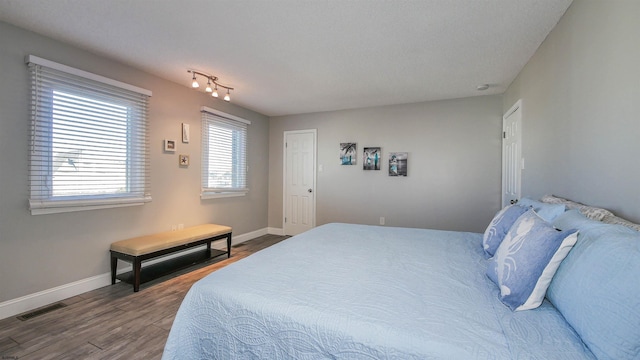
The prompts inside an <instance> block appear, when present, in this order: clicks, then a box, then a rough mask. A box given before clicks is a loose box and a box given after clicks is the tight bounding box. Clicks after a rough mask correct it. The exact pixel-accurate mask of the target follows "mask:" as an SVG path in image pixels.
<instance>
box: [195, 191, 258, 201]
mask: <svg viewBox="0 0 640 360" xmlns="http://www.w3.org/2000/svg"><path fill="white" fill-rule="evenodd" d="M245 195H247V191H245V192H204V191H203V192H202V193H200V199H202V200H207V199H217V198H229V197H237V196H245Z"/></svg>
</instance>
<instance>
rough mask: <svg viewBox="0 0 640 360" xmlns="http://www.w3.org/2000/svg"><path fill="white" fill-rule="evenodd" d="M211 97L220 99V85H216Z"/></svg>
mask: <svg viewBox="0 0 640 360" xmlns="http://www.w3.org/2000/svg"><path fill="white" fill-rule="evenodd" d="M211 96H213V97H214V98H217V97H218V84H216V87H215V89H214V90H213V93H211Z"/></svg>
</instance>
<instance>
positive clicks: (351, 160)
mask: <svg viewBox="0 0 640 360" xmlns="http://www.w3.org/2000/svg"><path fill="white" fill-rule="evenodd" d="M357 157H358V156H357V144H356V143H340V165H355V164H356V159H357Z"/></svg>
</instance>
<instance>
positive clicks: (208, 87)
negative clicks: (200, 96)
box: [204, 78, 213, 93]
mask: <svg viewBox="0 0 640 360" xmlns="http://www.w3.org/2000/svg"><path fill="white" fill-rule="evenodd" d="M204 91H206V92H208V93H210V92H212V91H213V90H212V89H211V78H209V79H207V88H206V89H204Z"/></svg>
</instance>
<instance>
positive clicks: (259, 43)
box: [0, 0, 572, 116]
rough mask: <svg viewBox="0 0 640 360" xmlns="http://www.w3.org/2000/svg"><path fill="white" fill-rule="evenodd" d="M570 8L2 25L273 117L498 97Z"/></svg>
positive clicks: (135, 13) (486, 3) (458, 6)
mask: <svg viewBox="0 0 640 360" xmlns="http://www.w3.org/2000/svg"><path fill="white" fill-rule="evenodd" d="M571 1H572V0H386V1H383V0H351V1H348V0H342V1H340V0H272V1H267V0H180V1H178V0H173V1H169V0H129V1H125V0H111V1H106V0H0V20H2V21H5V22H8V23H11V24H14V25H16V26H19V27H22V28H26V29H29V30H32V31H34V32H37V33H40V34H44V35H47V36H49V37H52V38H54V39H58V40H61V41H64V42H67V43H70V44H73V45H76V46H78V47H81V48H84V49H87V50H89V51H92V52H94V53H97V54H100V55H105V56H108V57H110V58H113V59H116V60H118V61H121V62H123V63H126V64H129V65H131V66H134V67H137V68H140V69H143V70H144V71H147V72H149V73H152V74H155V75H157V76H160V77H162V78H166V79H168V80H171V81H174V82H177V83H180V84H183V85H185V86H190V83H191V79H190V75H189V74H188V73H187V69H190V68H193V69H197V70H200V71H203V72H207V73H210V74H213V75H216V76H218V77H219V78H220V82H221V83H223V84H226V85H229V86H232V87H234V88H236V90H235V91H233V92H232V93H231V95H232V102H234V103H236V104H238V105H240V106H243V107H246V108H249V109H252V110H255V111H257V112H259V113H262V114H265V115H268V116H277V115H287V114H300V113H308V112H317V111H328V110H339V109H349V108H360V107H368V106H376V105H389V104H403V103H413V102H421V101H427V100H441V99H451V98H460V97H468V96H476V95H486V94H500V93H502V92H504V91H505V89H506V87H507V86H508V85H509V84H510V83H511V81H512V80H513V79H514V78H515V76H516V75H517V74H518V72H519V71H520V70H521V69H522V67H523V66H524V65H525V64H526V62H527V61H528V60H529V58H530V57H531V55H533V53H534V52H535V50H536V49H537V48H538V46H539V45H540V43H542V41H543V40H544V39H545V37H546V36H547V34H548V33H549V32H550V31H551V29H552V28H553V27H554V26H555V24H556V23H557V22H558V20H559V19H560V17H561V16H562V14H564V12H565V11H566V9H567V8H568V7H569V5H570V4H571ZM0 51H1V50H0ZM484 83H487V84H490V85H491V87H490V88H489V89H488V90H486V91H484V92H479V91H477V90H476V87H477V86H478V85H480V84H484ZM134 85H135V84H134Z"/></svg>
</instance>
